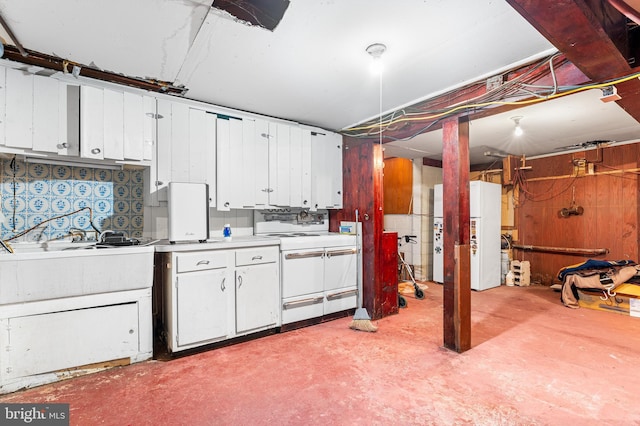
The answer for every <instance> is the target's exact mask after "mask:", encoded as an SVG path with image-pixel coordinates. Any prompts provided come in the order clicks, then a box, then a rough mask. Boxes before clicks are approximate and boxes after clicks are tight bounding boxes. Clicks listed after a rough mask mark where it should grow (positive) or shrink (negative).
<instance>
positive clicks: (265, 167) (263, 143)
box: [253, 119, 272, 208]
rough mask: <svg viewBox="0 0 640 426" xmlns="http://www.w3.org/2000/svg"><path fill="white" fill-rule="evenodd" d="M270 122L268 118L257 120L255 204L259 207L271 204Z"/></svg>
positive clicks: (255, 137) (255, 138) (255, 136)
mask: <svg viewBox="0 0 640 426" xmlns="http://www.w3.org/2000/svg"><path fill="white" fill-rule="evenodd" d="M270 141H271V135H270V134H269V122H268V121H267V120H262V119H256V120H255V133H254V139H253V142H254V152H255V155H256V157H255V158H256V162H255V205H256V207H258V208H266V207H267V206H268V205H269V194H270V193H271V191H272V189H271V187H270V184H269V179H270V176H269V155H270V151H269V143H270Z"/></svg>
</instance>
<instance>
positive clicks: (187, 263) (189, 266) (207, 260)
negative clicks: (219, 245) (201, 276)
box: [176, 250, 228, 273]
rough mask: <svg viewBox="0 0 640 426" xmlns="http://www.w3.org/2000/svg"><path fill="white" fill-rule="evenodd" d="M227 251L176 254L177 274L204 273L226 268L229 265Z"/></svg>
mask: <svg viewBox="0 0 640 426" xmlns="http://www.w3.org/2000/svg"><path fill="white" fill-rule="evenodd" d="M227 256H228V252H226V251H222V250H219V251H198V252H192V253H178V254H176V272H177V273H181V272H192V271H204V270H207V269H217V268H226V267H227V265H228V262H227V258H228V257H227Z"/></svg>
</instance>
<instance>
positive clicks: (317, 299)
mask: <svg viewBox="0 0 640 426" xmlns="http://www.w3.org/2000/svg"><path fill="white" fill-rule="evenodd" d="M323 299H324V297H321V296H320V297H310V298H309V299H302V300H294V301H293V302H287V303H283V304H282V308H283V309H291V308H295V307H296V306H299V305H315V304H316V303H320V302H322V300H323Z"/></svg>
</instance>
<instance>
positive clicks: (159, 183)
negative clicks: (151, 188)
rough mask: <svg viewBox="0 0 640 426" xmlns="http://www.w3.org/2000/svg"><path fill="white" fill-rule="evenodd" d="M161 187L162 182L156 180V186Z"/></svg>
mask: <svg viewBox="0 0 640 426" xmlns="http://www.w3.org/2000/svg"><path fill="white" fill-rule="evenodd" d="M162 185H164V182H163V181H161V180H157V181H156V186H162Z"/></svg>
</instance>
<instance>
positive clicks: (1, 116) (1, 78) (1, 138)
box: [0, 67, 7, 146]
mask: <svg viewBox="0 0 640 426" xmlns="http://www.w3.org/2000/svg"><path fill="white" fill-rule="evenodd" d="M6 107H7V69H6V68H5V67H0V146H3V145H5V142H6V139H5V123H6V121H7V115H6V111H7V110H6Z"/></svg>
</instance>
